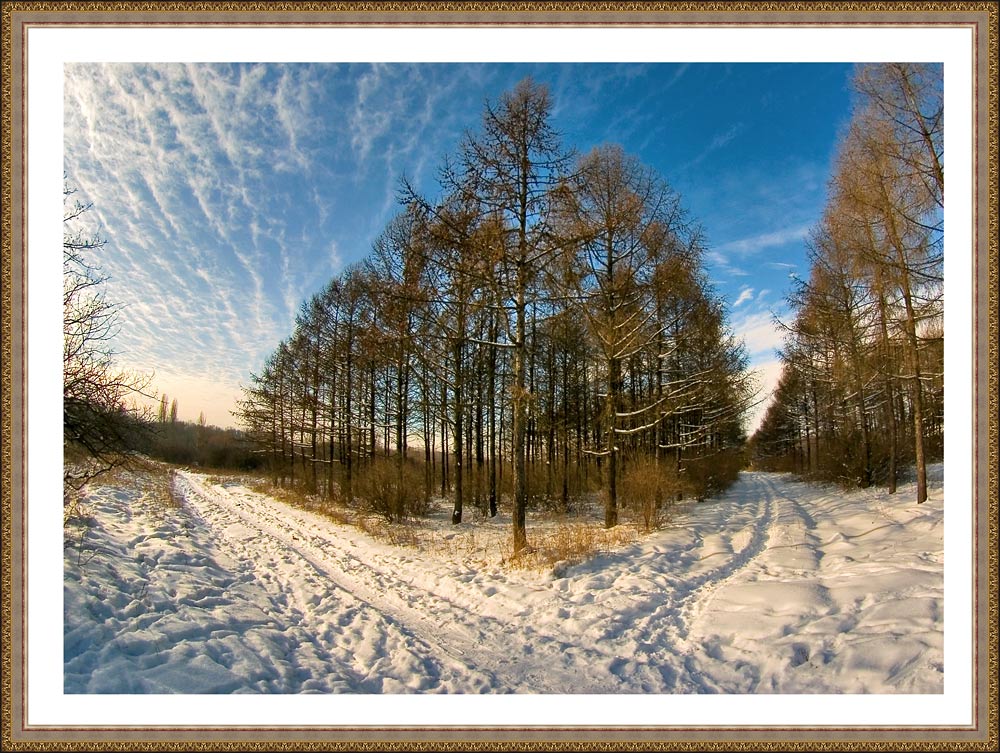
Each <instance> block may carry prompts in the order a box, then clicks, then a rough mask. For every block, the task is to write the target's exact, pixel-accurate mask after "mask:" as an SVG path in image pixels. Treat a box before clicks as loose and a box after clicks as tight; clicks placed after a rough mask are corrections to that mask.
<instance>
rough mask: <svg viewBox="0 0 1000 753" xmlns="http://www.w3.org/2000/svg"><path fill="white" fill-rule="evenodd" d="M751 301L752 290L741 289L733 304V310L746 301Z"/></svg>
mask: <svg viewBox="0 0 1000 753" xmlns="http://www.w3.org/2000/svg"><path fill="white" fill-rule="evenodd" d="M752 300H753V288H743V290H741V291H740V294H739V297H738V298H737V299H736V300H735V301H734V302H733V308H737V307H739V306H742V305H743V304H744V303H746V302H747V301H752Z"/></svg>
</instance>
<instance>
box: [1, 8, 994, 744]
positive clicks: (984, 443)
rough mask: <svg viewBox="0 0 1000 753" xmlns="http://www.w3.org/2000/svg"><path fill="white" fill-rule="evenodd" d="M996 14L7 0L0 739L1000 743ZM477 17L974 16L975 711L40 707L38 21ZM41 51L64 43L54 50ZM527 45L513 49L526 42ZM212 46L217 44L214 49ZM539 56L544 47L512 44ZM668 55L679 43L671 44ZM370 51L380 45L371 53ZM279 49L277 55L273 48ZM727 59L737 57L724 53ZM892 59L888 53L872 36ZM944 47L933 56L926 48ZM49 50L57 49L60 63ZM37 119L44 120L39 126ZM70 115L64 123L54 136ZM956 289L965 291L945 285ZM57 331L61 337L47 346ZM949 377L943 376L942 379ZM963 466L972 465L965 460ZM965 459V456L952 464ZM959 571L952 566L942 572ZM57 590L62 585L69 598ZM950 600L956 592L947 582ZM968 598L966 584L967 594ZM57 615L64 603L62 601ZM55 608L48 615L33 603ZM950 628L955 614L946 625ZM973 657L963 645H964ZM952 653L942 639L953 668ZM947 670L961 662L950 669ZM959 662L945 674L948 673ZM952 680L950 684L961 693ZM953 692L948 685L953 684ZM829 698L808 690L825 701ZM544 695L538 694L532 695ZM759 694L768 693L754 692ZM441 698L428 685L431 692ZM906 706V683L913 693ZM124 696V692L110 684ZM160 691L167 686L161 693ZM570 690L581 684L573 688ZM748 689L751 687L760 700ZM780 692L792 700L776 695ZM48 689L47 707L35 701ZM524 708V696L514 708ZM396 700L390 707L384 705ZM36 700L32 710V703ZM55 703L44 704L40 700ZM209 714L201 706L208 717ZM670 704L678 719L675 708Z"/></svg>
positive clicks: (795, 25) (541, 21) (448, 22)
mask: <svg viewBox="0 0 1000 753" xmlns="http://www.w3.org/2000/svg"><path fill="white" fill-rule="evenodd" d="M998 20H1000V11H998V8H997V5H996V3H995V2H958V3H925V2H896V3H853V2H830V3H798V2H791V3H775V2H732V3H730V2H704V3H703V2H681V3H666V2H664V3H658V2H653V3H622V2H608V3H599V2H525V3H515V2H496V3H493V2H479V3H472V2H427V3H423V2H398V3H395V2H370V3H324V2H305V3H296V2H288V3H285V2H276V3H240V2H232V3H209V2H206V3H201V2H177V3H159V2H150V3H143V2H122V3H116V2H87V1H85V0H79V1H77V2H66V3H45V2H20V1H16V2H9V3H4V5H3V7H2V65H3V68H2V79H3V83H2V93H3V113H2V126H3V130H2V143H3V154H2V185H0V189H2V229H3V246H2V254H3V255H2V301H0V302H2V363H3V366H2V374H0V385H2V404H0V410H2V456H0V463H2V503H3V505H2V535H3V541H2V552H3V554H2V580H0V585H2V606H3V613H2V617H3V623H2V628H3V630H2V641H3V654H2V695H3V698H2V738H0V742H2V747H3V749H4V750H42V749H60V750H62V749H70V750H76V749H87V750H112V749H114V750H132V749H136V750H140V749H141V750H150V749H164V750H167V749H169V750H409V749H413V750H508V749H510V750H591V749H601V750H647V749H648V750H680V749H684V750H690V749H705V750H757V749H760V750H790V749H794V750H839V749H880V750H883V749H916V750H926V749H942V750H950V749H955V750H988V749H995V748H996V746H997V744H998V692H1000V690H998V664H997V658H998V648H997V646H998V611H997V609H998V605H997V600H998V539H997V531H998V492H1000V487H998V434H997V421H998V417H1000V402H998V371H997V367H998V360H1000V351H998V309H997V306H998V290H1000V283H998V272H997V270H998V215H1000V207H998V187H997V186H998V181H1000V178H998V152H997V140H998V117H1000V115H998V89H997V87H998V63H997V61H998V57H1000V50H998ZM475 27H495V28H498V29H509V30H511V31H516V30H518V29H527V28H537V29H556V28H593V29H611V28H624V29H628V28H644V29H649V30H656V29H687V28H690V29H695V28H699V29H705V28H730V29H737V30H743V31H746V32H747V33H752V32H753V31H754V30H760V29H768V28H772V29H774V28H781V29H787V30H789V32H790V33H791V34H795V33H796V32H800V33H801V32H805V31H807V30H809V29H817V28H824V27H827V28H844V29H852V28H857V29H862V28H863V29H880V30H890V29H924V30H933V29H945V28H948V29H960V30H964V31H965V32H967V39H968V45H969V49H968V53H969V60H971V70H970V71H969V75H970V80H971V82H972V90H971V91H970V92H969V97H968V108H969V112H970V113H971V118H970V122H971V131H972V133H971V144H972V166H971V171H970V178H971V183H972V185H971V192H970V195H971V197H972V198H971V207H970V213H969V216H970V217H971V218H972V223H971V224H972V226H971V227H970V228H969V232H970V237H971V259H972V267H971V268H970V269H969V270H968V275H969V277H970V278H971V291H972V295H973V298H974V301H973V305H974V309H973V310H974V312H975V313H974V322H973V325H974V326H973V336H972V352H971V353H970V354H969V361H970V369H969V370H970V373H971V375H972V379H971V382H970V383H969V384H968V385H967V392H964V393H963V395H967V396H968V402H969V404H971V425H970V426H969V427H968V431H969V433H970V434H971V436H972V443H971V447H972V457H971V458H970V462H969V464H968V475H969V480H968V489H969V490H970V494H969V498H968V499H966V498H963V497H961V496H958V497H955V498H949V500H948V502H949V504H950V505H968V506H970V508H971V518H970V520H971V537H970V538H971V541H970V542H969V547H968V557H969V565H970V566H969V568H968V571H969V572H970V573H971V578H970V579H969V582H968V583H967V584H966V583H962V584H959V588H958V589H957V590H958V591H963V589H964V588H966V587H967V591H964V592H967V593H968V594H969V597H970V599H969V603H968V609H969V611H970V620H969V623H968V624H969V626H970V631H971V635H969V636H968V641H967V643H968V645H969V646H970V649H971V650H970V652H969V655H971V656H972V658H973V661H972V663H971V666H969V667H968V668H967V669H968V672H967V673H964V674H963V676H965V674H967V676H968V678H969V681H968V685H967V686H966V687H963V688H961V689H958V695H959V696H960V697H962V698H965V699H967V704H966V709H965V712H963V714H962V716H963V721H961V723H958V722H956V723H953V724H947V725H934V724H927V723H926V720H924V719H922V718H919V717H916V716H914V717H913V718H912V719H911V720H907V723H906V724H898V723H891V724H886V725H882V724H879V723H872V722H870V721H869V722H862V723H852V722H851V721H850V720H844V721H843V722H835V723H830V724H824V725H814V726H802V725H799V724H797V723H796V720H795V718H794V717H790V718H789V719H788V720H787V722H785V723H782V724H778V725H759V726H755V725H751V726H748V725H745V724H732V723H730V722H727V720H726V719H725V718H720V719H719V720H718V722H717V723H716V724H713V725H707V726H693V725H689V724H687V723H685V721H684V719H683V718H680V717H678V715H677V714H671V713H670V712H669V700H670V699H669V698H665V700H664V709H665V711H664V714H663V716H662V717H658V718H650V719H649V720H648V722H644V723H643V724H640V725H634V724H632V725H625V724H622V725H618V726H616V725H615V724H601V725H600V726H593V727H591V726H576V725H565V724H558V723H554V724H552V725H547V726H531V725H527V724H525V723H524V722H523V721H522V720H520V719H518V718H517V715H516V713H515V714H513V715H512V716H511V717H510V718H503V719H498V720H497V722H496V723H495V724H494V723H490V724H489V725H482V724H473V725H459V724H456V725H452V726H449V725H427V726H424V725H413V726H400V725H397V724H394V723H393V721H392V716H391V714H390V713H389V712H388V710H387V713H386V718H385V721H384V723H381V724H377V725H372V724H366V725H353V726H351V725H343V724H341V725H330V724H329V722H328V721H327V720H325V719H323V718H315V719H310V721H309V723H308V724H302V723H295V724H290V725H287V726H285V725H274V726H260V725H259V724H254V723H253V722H252V721H251V720H247V721H246V722H245V723H241V724H235V725H234V724H231V723H226V724H224V725H222V726H219V725H215V724H212V723H206V722H204V721H201V722H197V723H185V722H183V721H179V722H177V723H176V724H165V725H156V726H150V727H141V726H133V725H128V724H124V725H108V724H105V723H102V722H101V721H100V720H97V721H96V722H95V724H93V725H91V724H78V723H73V724H60V723H52V722H49V721H45V722H42V723H38V722H35V721H33V719H34V718H38V712H39V711H41V709H39V708H38V707H39V705H40V704H44V703H45V701H44V698H43V697H42V698H40V697H39V696H37V695H33V694H32V688H31V687H30V684H31V682H32V681H31V679H30V677H29V671H28V667H29V665H30V664H31V663H32V661H37V660H38V657H39V655H40V654H59V653H60V651H61V646H41V647H39V646H35V645H31V643H30V641H29V640H28V637H29V632H30V631H29V621H30V620H31V619H32V618H33V617H35V618H36V619H41V618H44V614H43V611H42V604H40V603H39V600H36V599H34V598H33V599H30V600H29V594H30V593H31V592H30V591H29V588H28V584H29V582H30V579H31V572H29V569H28V561H29V556H28V551H29V549H30V548H31V546H32V537H33V536H36V535H39V532H38V531H37V530H29V529H28V525H27V521H28V515H27V509H28V508H29V507H34V508H35V509H38V508H39V507H42V508H44V509H46V510H47V509H49V508H50V507H51V509H52V516H51V520H52V525H53V526H57V525H58V520H59V517H58V514H57V513H56V512H55V510H56V507H57V505H59V501H58V500H46V499H38V498H33V497H32V496H31V494H30V490H31V479H30V478H29V476H28V462H27V457H28V451H29V447H30V449H31V452H35V453H37V452H39V450H40V449H41V451H43V452H44V453H46V454H48V453H51V456H52V460H53V462H57V461H56V458H58V457H61V456H60V455H59V444H60V442H59V437H57V436H50V437H39V436H38V434H37V432H36V434H35V435H34V436H32V437H31V441H29V435H31V434H32V428H33V427H32V426H31V425H29V422H28V420H27V417H28V405H29V402H30V401H32V400H45V399H48V398H47V396H46V395H44V394H42V391H41V390H40V389H39V388H38V387H37V379H38V378H39V377H40V376H41V375H39V374H33V373H28V370H27V363H28V352H29V350H31V349H34V348H41V347H45V344H44V343H39V342H38V341H37V340H35V339H33V338H32V336H31V335H32V331H31V322H30V321H29V320H28V303H29V302H28V284H27V280H28V278H29V275H31V274H33V273H35V274H37V273H38V272H37V270H38V269H40V268H41V267H40V266H38V265H35V264H33V262H34V260H35V257H36V255H37V254H40V253H42V250H41V249H39V248H38V247H36V246H35V245H33V242H34V241H35V240H36V239H38V238H43V237H44V233H43V232H40V231H39V230H36V227H35V226H33V224H32V221H33V220H32V217H33V214H34V213H33V211H32V210H33V207H31V205H30V204H29V200H30V199H31V197H32V196H33V194H32V192H31V188H32V180H33V179H34V178H35V174H34V173H33V172H32V168H33V166H32V164H31V161H30V159H29V151H28V134H29V114H30V112H31V109H30V105H31V103H32V98H33V97H40V96H41V94H40V93H39V92H38V91H36V90H35V89H34V87H35V85H36V83H37V80H38V79H37V78H36V77H33V73H35V71H36V70H38V68H39V67H40V66H41V65H42V64H43V63H44V62H45V57H44V55H45V53H43V52H41V49H42V48H41V47H40V43H39V42H38V41H37V40H38V39H39V33H40V32H47V31H53V30H59V32H60V33H61V34H64V35H66V38H70V36H71V35H72V34H73V33H74V32H76V31H82V30H91V31H92V30H95V29H97V30H100V29H116V30H125V31H126V33H127V32H128V30H133V31H137V30H141V29H150V28H159V29H216V30H222V29H251V28H252V29H256V30H257V31H263V32H265V33H266V32H268V31H278V30H281V29H301V28H309V29H324V28H341V29H388V28H402V29H411V30H417V31H419V30H421V29H428V28H451V29H455V30H461V29H470V28H475ZM45 49H51V48H50V47H46V48H45ZM515 49H516V48H515ZM207 54H208V53H207ZM513 54H515V55H519V56H520V57H519V58H516V59H530V57H531V53H530V51H521V52H514V53H513ZM664 55H665V56H666V57H665V58H664V59H670V58H669V52H668V51H665V52H664ZM372 56H373V59H377V58H378V52H377V51H373V53H372ZM262 57H264V58H266V52H263V51H262ZM720 57H725V55H724V53H723V51H720ZM872 59H873V60H878V52H877V51H875V50H873V51H872ZM928 59H932V58H928ZM49 62H51V61H49ZM36 125H37V124H36ZM61 125H62V124H61V122H60V123H56V124H54V125H53V126H52V129H51V130H52V133H53V140H52V145H53V147H55V148H58V147H57V146H56V145H57V144H58V138H59V136H58V135H57V134H60V133H61ZM949 300H951V299H949ZM49 345H51V344H49ZM946 378H947V377H946ZM959 470H962V469H959ZM950 472H951V473H954V472H955V470H954V469H951V470H950ZM946 582H947V581H946ZM58 598H59V595H57V594H51V599H53V600H58ZM948 598H955V597H953V595H952V594H951V593H949V594H948ZM962 598H964V597H962ZM56 613H57V614H58V612H56ZM40 614H41V615H42V617H37V615H40ZM946 635H947V627H946ZM963 655H964V654H963ZM949 660H950V658H949V657H948V655H947V654H946V667H947V663H948V661H949ZM946 672H947V670H946ZM946 677H947V674H946ZM953 690H955V688H954V687H952V688H949V689H948V691H947V692H948V693H950V692H951V691H953ZM946 694H947V693H946ZM824 699H825V697H820V698H815V699H811V700H812V702H815V703H817V704H822V703H824V702H825V700H824ZM527 700H530V699H527ZM755 700H756V701H759V700H761V699H755ZM423 701H424V702H431V703H432V702H433V699H432V698H429V697H428V698H425V699H423ZM900 701H901V705H900V707H901V708H905V704H906V697H903V698H901V699H900ZM107 702H108V704H110V705H113V704H114V703H115V701H114V698H113V697H112V698H108V699H107ZM149 702H150V703H153V704H155V703H157V699H156V698H151V699H149ZM565 702H566V703H572V699H569V700H566V701H565ZM748 702H749V700H748ZM772 702H773V703H774V704H775V705H778V706H780V705H781V704H783V703H784V699H782V698H776V699H772ZM33 704H34V705H33ZM513 708H516V706H514V707H513ZM387 709H388V707H387ZM33 712H34V714H33ZM42 716H43V717H44V716H45V715H44V714H43V715H42ZM202 718H204V717H202ZM665 718H666V719H669V722H668V723H664V719H665Z"/></svg>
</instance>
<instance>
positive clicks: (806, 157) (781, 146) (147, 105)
mask: <svg viewBox="0 0 1000 753" xmlns="http://www.w3.org/2000/svg"><path fill="white" fill-rule="evenodd" d="M64 70H65V135H64V139H65V155H64V158H65V169H66V173H67V180H68V182H69V183H70V185H72V186H76V187H77V188H78V194H77V196H78V198H80V199H82V200H84V201H89V202H93V205H94V209H93V212H92V213H91V219H92V220H93V221H94V223H95V226H99V228H100V232H101V233H102V235H103V236H104V237H105V238H106V239H107V241H108V243H107V245H106V247H105V249H104V250H103V252H102V253H101V255H100V259H99V261H100V263H101V264H102V266H103V268H104V270H105V271H106V272H107V273H108V274H109V275H110V276H111V280H110V281H109V283H108V297H109V298H110V299H111V300H114V301H120V302H122V303H123V304H125V309H124V310H123V312H122V325H123V326H122V329H121V332H120V333H119V335H118V338H117V341H116V344H115V346H116V350H117V351H118V352H119V357H118V359H119V363H120V364H121V365H122V366H124V367H127V368H136V369H139V370H143V371H146V372H155V378H154V386H155V388H156V389H158V390H160V391H162V392H165V393H167V395H168V396H169V397H170V398H177V400H178V406H179V415H180V417H181V418H182V419H186V420H195V419H196V418H197V417H198V414H199V413H200V412H202V411H204V413H205V415H206V418H207V420H208V421H209V423H213V424H216V425H220V426H226V425H232V424H233V419H232V416H231V415H230V411H231V410H233V409H234V407H235V399H236V398H237V397H238V395H239V387H240V385H241V384H246V383H248V381H249V377H250V373H251V372H252V371H256V370H257V369H259V368H260V366H261V364H262V363H263V361H264V359H265V358H266V357H267V355H268V354H269V353H270V352H271V351H272V350H273V349H274V348H275V347H276V346H277V344H278V343H279V341H280V340H281V339H282V338H284V337H286V336H287V335H288V334H289V333H290V332H291V329H292V326H293V322H294V317H295V314H296V312H297V310H298V308H299V306H300V304H301V303H302V302H303V301H304V300H306V299H307V298H308V297H309V296H311V295H312V294H313V293H315V292H317V291H318V290H319V289H320V288H321V287H323V286H324V285H325V283H326V282H327V281H328V280H329V279H330V278H331V277H332V276H333V275H335V274H336V273H337V272H339V271H340V270H341V269H343V268H344V266H345V265H347V264H350V263H352V262H356V261H360V260H361V259H362V258H363V257H364V256H365V255H366V254H367V253H368V251H369V249H370V246H371V242H372V240H373V239H374V238H375V236H376V235H377V234H378V233H379V232H380V231H381V230H382V228H383V227H384V225H385V223H386V221H387V220H388V219H389V218H390V217H391V216H392V215H393V214H395V213H396V212H397V211H398V210H399V206H398V204H397V203H396V196H397V191H398V188H399V180H400V178H401V176H403V175H404V174H405V175H406V176H407V177H408V178H410V179H411V180H412V181H413V182H414V183H415V184H416V185H417V186H418V187H419V188H421V189H422V190H424V191H425V192H426V193H427V194H429V195H431V196H434V195H435V194H436V193H437V190H436V183H435V177H436V172H437V169H438V167H440V165H441V164H442V161H443V159H444V158H445V157H446V156H448V155H453V154H454V153H455V150H456V147H457V145H458V143H459V141H460V139H461V137H462V135H463V133H464V132H465V131H466V130H470V129H471V130H473V131H475V130H476V129H477V128H478V126H479V123H480V118H481V113H482V108H483V103H484V101H485V100H487V99H489V100H491V101H495V100H496V99H497V98H498V97H499V96H500V95H501V94H502V93H503V92H504V91H507V90H509V89H511V88H512V87H513V86H514V85H515V84H516V83H517V82H518V81H519V80H520V79H522V78H524V77H525V76H528V75H530V76H532V77H534V78H535V79H536V80H537V81H539V82H541V83H544V84H547V85H548V86H549V89H550V92H551V95H552V99H553V104H554V111H553V124H554V126H555V128H556V129H557V130H558V131H559V132H561V133H562V135H563V139H564V144H565V145H566V146H568V147H574V148H576V149H577V150H579V151H581V152H585V151H588V150H589V149H590V148H591V147H592V146H595V145H597V144H601V143H608V142H611V143H619V144H621V145H622V146H623V147H624V149H625V150H626V151H627V152H629V153H632V154H634V155H636V156H637V157H638V158H639V159H641V160H642V161H643V162H644V163H646V164H648V165H649V166H651V167H653V168H655V169H656V170H657V171H658V172H659V173H660V174H661V175H662V176H663V177H664V178H665V179H666V180H667V182H668V183H670V184H671V185H672V186H673V188H675V189H676V190H677V191H678V192H679V193H680V195H681V197H682V200H683V203H684V205H685V206H686V208H687V210H688V212H689V214H690V218H691V219H692V220H694V221H696V222H698V223H700V224H701V226H702V228H703V230H704V234H705V238H706V244H707V248H708V252H707V254H706V257H705V262H706V270H707V272H708V276H709V278H710V280H711V281H712V283H713V285H714V288H715V291H716V292H717V293H718V294H719V295H720V296H721V297H722V298H723V299H724V300H725V301H726V302H727V306H728V311H729V322H730V325H731V328H732V329H733V331H734V332H735V333H736V334H737V335H738V336H742V337H744V338H745V340H746V344H747V350H748V352H749V354H750V358H751V365H752V366H753V367H754V368H756V369H758V370H759V373H760V375H761V380H762V383H763V394H762V397H763V396H764V395H766V393H767V391H768V390H769V389H770V387H771V386H772V385H773V382H774V380H775V378H776V376H777V373H778V364H777V357H776V354H775V348H776V347H778V346H779V345H780V335H779V333H778V331H777V330H776V328H775V327H774V326H773V324H772V318H773V315H775V314H777V315H778V316H784V315H785V314H786V313H787V312H786V307H785V304H784V296H785V295H786V293H787V292H788V289H789V284H790V276H791V275H793V274H799V275H803V276H804V275H806V274H807V269H806V263H805V240H806V237H807V234H808V232H809V230H810V228H811V227H812V226H813V225H815V224H816V223H817V221H818V220H819V218H820V215H821V212H822V209H823V204H824V201H825V190H826V181H827V179H828V176H829V174H830V169H831V163H832V159H833V156H834V150H835V145H836V140H837V136H838V133H839V132H840V130H841V129H842V128H843V127H844V126H845V124H846V122H847V119H848V117H849V108H850V92H849V81H850V77H851V74H852V66H850V65H846V64H829V65H828V64H815V63H798V64H764V63H741V64H703V63H699V64H665V63H651V64H632V63H629V64H618V65H610V64H582V63H571V64H526V63H483V64H468V63H462V64H450V63H449V64H440V63H436V64H431V63H419V64H375V65H368V64H350V65H339V64H326V63H322V64H320V63H316V64H261V65H254V64H211V65H202V64H137V65H133V64H89V63H73V64H67V65H66V66H65V69H64ZM759 412H760V410H759V409H758V411H756V415H755V416H753V417H751V421H750V426H749V428H750V429H751V430H752V428H753V427H754V424H755V421H756V416H757V415H759Z"/></svg>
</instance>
